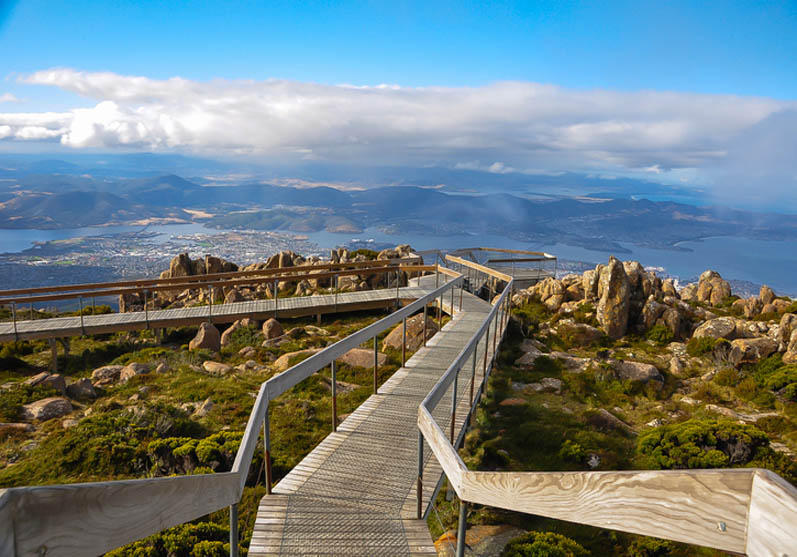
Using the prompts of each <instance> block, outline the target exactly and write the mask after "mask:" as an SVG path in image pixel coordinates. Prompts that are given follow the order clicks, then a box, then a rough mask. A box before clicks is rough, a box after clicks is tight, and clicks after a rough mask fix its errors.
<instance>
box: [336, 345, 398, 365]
mask: <svg viewBox="0 0 797 557" xmlns="http://www.w3.org/2000/svg"><path fill="white" fill-rule="evenodd" d="M338 361H339V362H341V363H343V364H346V365H349V366H351V367H367V368H371V367H373V366H374V351H373V350H369V349H368V348H352V349H351V350H349V351H348V352H346V353H345V354H344V355H343V356H341V357H340V358H338ZM386 362H387V354H383V353H382V352H377V354H376V363H377V365H378V366H383V365H385V363H386Z"/></svg>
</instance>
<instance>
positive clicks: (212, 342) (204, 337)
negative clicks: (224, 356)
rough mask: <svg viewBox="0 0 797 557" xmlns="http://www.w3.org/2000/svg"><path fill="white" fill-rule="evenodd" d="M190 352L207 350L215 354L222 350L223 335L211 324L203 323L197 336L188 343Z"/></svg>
mask: <svg viewBox="0 0 797 557" xmlns="http://www.w3.org/2000/svg"><path fill="white" fill-rule="evenodd" d="M188 349H189V350H198V349H205V350H211V351H213V352H218V351H219V350H221V335H220V334H219V330H218V329H217V328H216V327H215V326H213V325H212V324H211V323H207V322H205V323H202V324H201V325H200V326H199V330H198V331H197V333H196V336H195V337H194V338H193V339H191V342H189V343H188Z"/></svg>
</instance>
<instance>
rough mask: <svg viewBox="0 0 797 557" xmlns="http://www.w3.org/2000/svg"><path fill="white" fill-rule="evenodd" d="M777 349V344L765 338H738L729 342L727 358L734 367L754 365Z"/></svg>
mask: <svg viewBox="0 0 797 557" xmlns="http://www.w3.org/2000/svg"><path fill="white" fill-rule="evenodd" d="M777 349H778V344H777V343H776V342H775V341H774V340H772V339H769V338H766V337H760V338H739V339H736V340H734V341H732V342H731V351H730V353H729V355H728V358H729V359H730V361H731V363H733V365H735V366H738V365H741V364H744V363H756V362H758V361H760V360H763V359H764V358H766V357H767V356H769V355H770V354H773V353H774V352H775V351H776V350H777Z"/></svg>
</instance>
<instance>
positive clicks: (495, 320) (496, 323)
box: [492, 311, 498, 362]
mask: <svg viewBox="0 0 797 557" xmlns="http://www.w3.org/2000/svg"><path fill="white" fill-rule="evenodd" d="M493 322H494V324H495V326H494V327H493V357H492V361H493V362H495V355H496V354H495V339H497V338H498V312H497V311H496V312H495V316H494V317H493Z"/></svg>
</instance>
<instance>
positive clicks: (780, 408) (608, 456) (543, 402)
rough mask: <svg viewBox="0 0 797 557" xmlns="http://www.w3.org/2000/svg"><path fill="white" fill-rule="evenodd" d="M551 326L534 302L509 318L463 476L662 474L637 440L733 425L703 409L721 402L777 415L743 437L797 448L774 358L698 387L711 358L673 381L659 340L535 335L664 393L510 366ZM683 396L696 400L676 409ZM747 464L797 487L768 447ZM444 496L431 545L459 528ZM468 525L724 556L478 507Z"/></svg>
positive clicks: (793, 474)
mask: <svg viewBox="0 0 797 557" xmlns="http://www.w3.org/2000/svg"><path fill="white" fill-rule="evenodd" d="M551 322H553V323H554V324H555V322H556V318H554V317H553V316H552V315H550V314H549V313H548V312H546V311H545V309H544V307H542V306H541V305H539V304H533V303H532V304H528V305H526V306H524V307H521V308H517V309H516V310H515V319H514V320H513V322H512V325H511V327H510V329H509V331H508V335H507V337H506V339H505V341H504V343H503V344H502V347H501V351H500V353H499V357H498V360H497V364H496V367H495V370H494V372H493V374H492V375H491V377H490V379H489V382H488V385H487V388H486V391H485V395H484V397H483V399H482V401H481V404H480V405H479V407H478V409H477V411H476V413H475V416H474V421H473V427H472V429H471V430H470V431H469V432H468V434H467V435H466V438H465V443H464V446H463V448H462V449H461V450H460V455H461V456H462V458H463V460H464V461H465V463H466V464H467V465H468V467H469V468H471V469H475V470H517V471H554V470H590V469H595V470H623V469H644V468H648V467H656V468H659V467H661V466H660V465H658V464H656V463H655V462H653V463H651V460H650V459H649V458H647V456H646V453H645V452H644V451H643V450H641V449H640V445H641V443H640V441H639V440H640V438H644V437H645V433H646V432H651V431H665V430H664V428H658V430H657V429H656V428H654V427H652V426H650V425H646V424H649V423H650V422H652V421H653V420H661V422H662V423H663V424H665V425H666V424H670V426H669V427H673V428H678V427H693V428H698V429H699V428H700V427H704V425H705V424H709V425H711V424H714V423H715V422H717V423H718V424H721V425H720V426H717V427H726V428H727V427H734V426H728V425H727V423H728V422H723V421H721V420H720V421H717V418H718V416H717V415H716V414H715V413H713V412H711V411H709V410H708V409H706V404H707V403H715V404H717V403H722V404H723V405H724V406H726V407H728V408H733V409H734V410H735V411H737V412H747V413H756V412H777V414H778V415H777V417H766V418H761V419H760V420H759V422H758V423H757V424H756V426H753V425H749V426H738V427H739V428H740V430H741V429H744V428H752V429H750V430H747V431H748V432H750V431H753V430H754V431H755V432H756V434H755V435H758V433H759V432H761V431H763V432H764V433H765V434H766V436H765V437H767V438H768V441H767V443H768V442H783V443H784V444H786V445H787V447H791V448H792V449H795V448H797V446H795V442H794V441H795V436H797V433H796V432H797V428H795V410H796V408H797V404H795V402H794V401H792V400H789V399H788V398H787V397H784V396H783V394H782V391H778V393H777V394H776V393H775V392H774V391H773V390H772V389H771V388H768V387H767V385H773V384H774V385H776V386H778V387H779V388H780V384H783V383H785V382H787V381H788V380H789V379H788V377H787V376H788V373H789V372H788V371H783V366H782V364H781V363H779V361H778V357H774V358H773V359H771V360H769V361H765V362H762V363H760V364H759V365H757V366H748V367H746V368H743V369H740V370H733V372H731V371H729V370H728V368H727V367H723V365H722V363H721V362H720V366H719V367H720V370H725V371H721V372H720V373H717V374H716V375H715V376H714V378H713V379H710V380H703V379H700V377H701V375H703V374H704V373H706V372H707V371H710V370H714V371H716V370H717V367H718V362H717V361H716V360H715V359H713V358H712V357H711V356H710V355H704V356H703V357H700V358H697V359H695V360H694V361H692V362H690V366H689V367H688V369H687V370H686V373H685V374H684V375H683V376H681V377H674V376H672V375H670V374H669V373H667V368H666V362H668V361H669V352H668V351H667V349H666V342H661V341H660V340H659V339H655V340H651V339H649V338H640V337H633V336H632V337H626V338H624V339H621V340H620V341H616V342H610V341H608V340H607V339H599V340H598V341H596V342H595V343H593V344H591V345H588V346H576V345H573V344H572V343H570V342H568V339H567V338H563V337H562V336H559V335H539V336H538V338H539V340H541V341H542V342H544V343H545V344H547V345H548V347H550V348H552V349H555V350H563V351H569V352H570V353H572V354H574V355H577V356H582V357H591V358H595V357H597V356H598V355H599V354H600V353H604V354H605V353H606V351H609V352H610V353H611V356H612V357H613V358H623V359H628V360H635V361H643V362H648V363H652V364H654V365H657V367H659V369H660V370H661V371H662V372H663V374H664V376H665V383H664V387H663V388H662V389H661V390H656V389H652V388H645V387H640V386H637V387H635V386H633V385H631V384H630V383H627V382H622V381H619V380H617V379H616V378H615V377H614V375H613V374H611V373H609V372H608V370H607V369H603V368H601V366H600V365H597V366H594V367H593V368H591V369H589V370H588V371H586V372H583V373H575V374H574V373H568V372H564V371H563V369H562V366H561V365H560V364H559V363H558V362H557V361H556V360H554V359H551V358H547V357H542V358H539V359H537V360H536V362H535V364H534V366H533V367H530V368H529V367H519V366H515V365H514V361H515V360H516V359H517V358H518V357H519V356H520V355H521V353H522V352H521V351H520V349H519V345H520V343H521V341H522V340H523V338H524V335H531V336H535V335H536V333H538V332H539V331H541V330H543V329H545V324H547V323H551ZM544 377H551V378H557V379H560V380H561V381H562V383H563V386H562V392H561V394H557V393H553V392H547V393H546V392H535V391H534V390H533V389H530V388H528V387H527V385H528V384H529V383H532V382H536V381H539V380H540V379H542V378H544ZM684 396H686V397H691V398H692V399H693V400H696V401H697V402H696V403H693V404H688V403H686V402H683V398H684ZM512 399H513V400H512ZM507 402H511V404H507ZM502 403H504V404H502ZM599 409H606V410H608V411H610V412H611V413H612V414H614V415H615V416H616V417H618V418H620V419H621V420H622V421H624V422H625V423H626V424H628V425H629V426H630V428H631V430H630V431H628V430H626V429H624V428H621V427H612V426H611V425H610V424H607V423H606V422H605V420H601V419H599V418H600V416H599V414H598V413H597V410H599ZM690 420H691V421H690ZM732 423H733V422H731V424H732ZM722 424H725V425H722ZM711 427H714V426H711ZM737 433H738V432H737ZM531 440H533V442H530V441H531ZM596 457H597V459H596ZM598 459H599V460H598ZM590 461H592V466H591V465H590ZM596 463H597V464H596ZM746 465H748V466H762V467H766V468H770V469H773V470H775V471H776V472H778V473H779V474H781V475H782V476H784V477H786V478H787V479H789V480H790V481H792V482H795V481H797V465H795V460H794V458H793V457H791V456H788V455H784V454H783V453H776V452H774V451H772V450H771V449H770V448H768V447H766V448H761V449H760V452H756V454H754V455H752V456H751V459H750V460H749V461H748V462H747V464H746ZM446 492H447V489H446V487H445V486H444V487H443V489H441V492H440V494H439V496H438V498H437V500H436V502H435V510H433V511H432V512H431V513H430V516H429V518H428V524H429V528H430V531H431V532H432V534H433V536H434V537H435V538H436V537H437V536H439V535H441V534H442V533H443V532H444V531H446V530H448V529H452V528H456V523H457V519H458V501H457V500H456V498H455V497H453V499H452V500H450V501H448V500H447V499H446ZM468 522H469V524H510V525H513V526H516V527H519V528H522V529H525V530H540V531H551V532H556V533H559V534H563V535H565V536H568V537H569V538H572V539H574V540H576V541H577V542H579V543H580V544H581V545H582V546H583V547H584V548H585V549H587V550H588V551H589V552H590V553H591V554H592V555H634V556H654V555H675V556H682V555H683V556H685V555H701V556H702V555H706V556H707V555H724V554H723V553H722V552H719V551H715V550H710V549H706V548H698V547H694V546H689V545H686V544H678V543H672V542H664V541H661V540H655V539H653V538H646V537H642V536H634V535H629V534H623V533H619V532H612V531H610V530H604V529H600V528H593V527H589V526H582V525H578V524H573V523H568V522H563V521H557V520H551V519H545V518H541V517H535V516H529V515H525V514H521V513H515V512H509V511H503V510H500V509H494V508H488V507H481V506H471V507H470V511H469V515H468Z"/></svg>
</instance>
